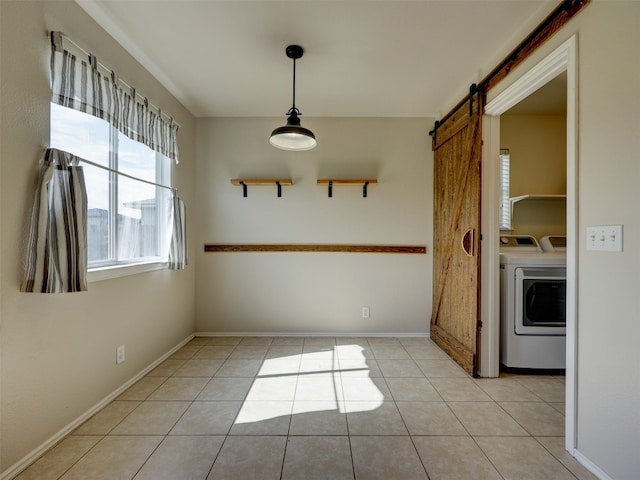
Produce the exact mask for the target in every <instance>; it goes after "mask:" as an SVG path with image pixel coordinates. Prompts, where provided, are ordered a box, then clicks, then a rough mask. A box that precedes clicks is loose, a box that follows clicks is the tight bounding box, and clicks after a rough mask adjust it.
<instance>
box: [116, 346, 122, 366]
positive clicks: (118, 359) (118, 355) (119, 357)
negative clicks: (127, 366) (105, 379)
mask: <svg viewBox="0 0 640 480" xmlns="http://www.w3.org/2000/svg"><path fill="white" fill-rule="evenodd" d="M122 362H124V345H119V346H117V347H116V365H119V364H121V363H122Z"/></svg>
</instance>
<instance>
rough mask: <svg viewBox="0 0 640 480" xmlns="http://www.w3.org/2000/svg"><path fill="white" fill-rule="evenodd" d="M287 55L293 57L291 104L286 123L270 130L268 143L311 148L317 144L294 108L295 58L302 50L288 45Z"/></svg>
mask: <svg viewBox="0 0 640 480" xmlns="http://www.w3.org/2000/svg"><path fill="white" fill-rule="evenodd" d="M285 51H286V54H287V57H289V58H291V59H293V105H292V107H291V108H290V109H289V111H288V112H287V117H288V118H287V124H286V125H284V126H282V127H278V128H276V129H275V130H274V131H273V132H271V137H270V138H269V143H271V145H273V146H274V147H277V148H281V149H282V150H291V151H297V152H300V151H304V150H311V149H312V148H313V147H315V146H316V145H317V143H318V142H317V141H316V137H315V135H314V134H313V132H312V131H311V130H309V129H308V128H304V127H303V126H301V125H300V115H302V114H301V113H300V110H298V109H297V108H296V60H297V59H299V58H301V57H302V54H303V52H304V50H303V49H302V47H301V46H299V45H289V46H288V47H287V49H286V50H285Z"/></svg>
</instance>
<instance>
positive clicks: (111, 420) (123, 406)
mask: <svg viewBox="0 0 640 480" xmlns="http://www.w3.org/2000/svg"><path fill="white" fill-rule="evenodd" d="M138 405H140V402H139V401H134V402H131V401H121V400H115V401H113V402H111V403H110V404H109V405H107V406H106V407H104V408H103V409H102V410H100V411H99V412H98V413H96V414H95V415H94V416H93V417H91V418H90V419H89V420H87V421H86V422H84V423H83V424H82V425H80V427H78V428H77V429H76V430H75V431H74V432H73V434H74V435H106V434H108V433H109V432H110V431H111V430H113V428H114V427H115V426H116V425H118V424H119V423H120V422H121V421H122V420H123V419H124V418H125V417H126V416H127V415H129V414H130V413H131V412H132V411H133V410H135V408H136V407H137V406H138Z"/></svg>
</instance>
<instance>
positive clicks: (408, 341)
mask: <svg viewBox="0 0 640 480" xmlns="http://www.w3.org/2000/svg"><path fill="white" fill-rule="evenodd" d="M398 341H399V342H400V345H402V346H403V347H405V348H406V347H415V346H420V347H421V346H424V345H429V346H432V345H433V343H432V342H431V340H430V339H429V337H399V338H398Z"/></svg>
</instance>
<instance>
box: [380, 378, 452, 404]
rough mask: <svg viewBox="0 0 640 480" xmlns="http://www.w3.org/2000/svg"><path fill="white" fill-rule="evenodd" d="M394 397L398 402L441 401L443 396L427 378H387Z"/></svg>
mask: <svg viewBox="0 0 640 480" xmlns="http://www.w3.org/2000/svg"><path fill="white" fill-rule="evenodd" d="M385 382H386V383H387V386H388V387H389V390H390V391H391V395H392V396H393V399H394V400H395V401H396V402H398V401H401V402H439V401H442V397H441V396H440V395H439V394H438V392H437V391H436V389H435V388H433V385H431V383H429V380H427V379H426V378H424V377H423V378H386V379H385Z"/></svg>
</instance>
